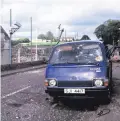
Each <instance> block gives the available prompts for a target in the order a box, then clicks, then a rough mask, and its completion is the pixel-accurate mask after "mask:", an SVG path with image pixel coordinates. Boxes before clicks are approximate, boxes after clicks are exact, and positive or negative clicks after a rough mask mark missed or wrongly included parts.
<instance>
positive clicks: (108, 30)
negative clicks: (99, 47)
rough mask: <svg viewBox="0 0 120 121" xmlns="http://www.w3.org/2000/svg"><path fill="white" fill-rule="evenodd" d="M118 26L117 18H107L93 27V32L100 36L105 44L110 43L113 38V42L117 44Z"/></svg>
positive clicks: (119, 33)
mask: <svg viewBox="0 0 120 121" xmlns="http://www.w3.org/2000/svg"><path fill="white" fill-rule="evenodd" d="M119 28H120V21H119V20H107V21H105V22H104V23H103V24H101V25H99V26H98V27H97V28H96V29H95V31H94V34H95V35H96V37H97V38H101V39H102V40H103V41H104V43H105V44H112V43H113V40H114V42H115V44H118V39H119V38H120V31H119Z"/></svg>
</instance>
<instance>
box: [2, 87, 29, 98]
mask: <svg viewBox="0 0 120 121" xmlns="http://www.w3.org/2000/svg"><path fill="white" fill-rule="evenodd" d="M30 87H31V86H27V87H24V88H22V89H19V90H17V91H15V92H12V93H9V94H7V95H5V96H2V97H1V99H4V98H6V97H9V96H11V95H14V94H16V93H18V92H21V91H23V90H26V89H28V88H30Z"/></svg>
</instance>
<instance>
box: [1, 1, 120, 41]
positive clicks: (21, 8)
mask: <svg viewBox="0 0 120 121" xmlns="http://www.w3.org/2000/svg"><path fill="white" fill-rule="evenodd" d="M2 7H3V9H2V11H1V14H2V26H3V27H4V29H5V30H6V31H7V32H8V31H9V20H10V19H9V15H10V12H9V11H10V8H11V9H12V22H13V24H14V22H16V21H17V22H19V23H21V25H22V27H21V28H20V30H19V31H18V32H16V33H15V34H14V36H13V37H14V38H19V37H30V17H31V16H32V17H33V38H34V39H35V37H36V31H37V34H40V33H43V34H44V33H46V32H47V31H49V30H50V31H52V32H53V33H54V35H55V36H58V29H57V27H58V25H59V24H62V26H61V27H63V28H64V29H65V30H66V35H67V36H69V37H71V36H75V33H76V32H78V36H79V37H80V38H81V36H82V35H83V34H87V35H88V36H89V37H90V38H91V39H96V36H95V35H94V34H93V32H94V30H95V28H96V27H97V26H99V25H100V24H102V23H103V22H104V21H106V20H108V19H120V0H2ZM63 36H64V35H63Z"/></svg>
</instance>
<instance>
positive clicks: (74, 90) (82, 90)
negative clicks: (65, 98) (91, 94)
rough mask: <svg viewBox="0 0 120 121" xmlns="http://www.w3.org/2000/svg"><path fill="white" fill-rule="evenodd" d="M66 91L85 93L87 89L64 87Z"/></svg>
mask: <svg viewBox="0 0 120 121" xmlns="http://www.w3.org/2000/svg"><path fill="white" fill-rule="evenodd" d="M64 93H79V94H85V89H64Z"/></svg>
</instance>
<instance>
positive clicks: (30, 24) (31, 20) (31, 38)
mask: <svg viewBox="0 0 120 121" xmlns="http://www.w3.org/2000/svg"><path fill="white" fill-rule="evenodd" d="M30 26H31V33H30V34H31V62H32V17H31V18H30Z"/></svg>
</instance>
